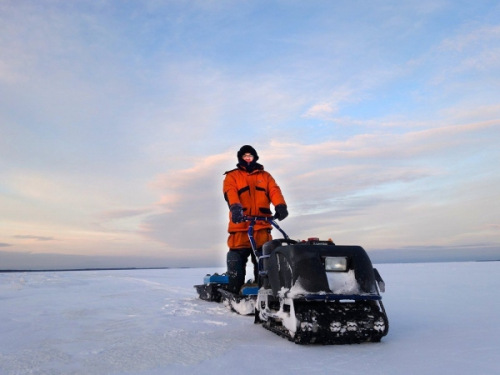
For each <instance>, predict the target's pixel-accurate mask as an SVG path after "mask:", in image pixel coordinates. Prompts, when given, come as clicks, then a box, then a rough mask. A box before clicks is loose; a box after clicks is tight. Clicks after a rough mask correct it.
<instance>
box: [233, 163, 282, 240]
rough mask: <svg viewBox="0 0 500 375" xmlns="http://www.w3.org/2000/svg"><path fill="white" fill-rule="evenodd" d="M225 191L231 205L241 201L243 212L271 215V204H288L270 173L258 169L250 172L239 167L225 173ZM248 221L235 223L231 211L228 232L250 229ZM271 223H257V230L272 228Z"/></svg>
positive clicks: (253, 214) (252, 214)
mask: <svg viewBox="0 0 500 375" xmlns="http://www.w3.org/2000/svg"><path fill="white" fill-rule="evenodd" d="M225 175H226V177H225V178H224V184H223V191H224V199H225V200H226V202H227V204H228V205H229V206H231V205H232V204H235V203H240V204H241V205H242V206H243V213H244V214H245V215H251V216H271V214H272V212H271V209H270V204H271V203H272V204H273V205H274V206H275V207H276V206H277V205H278V204H286V202H285V198H284V197H283V194H281V189H280V187H279V186H278V184H277V183H276V181H274V178H273V177H272V176H271V174H270V173H268V172H266V171H264V169H263V167H262V168H261V169H256V170H254V171H253V172H251V173H249V172H247V171H246V170H245V169H243V168H241V167H239V168H236V169H233V170H232V171H229V172H226V173H225ZM248 225H249V223H248V222H242V223H237V224H235V223H233V222H232V221H231V213H229V225H228V232H229V233H231V232H242V231H247V230H248ZM270 227H271V224H269V223H268V222H265V221H258V222H256V223H255V227H254V228H255V230H259V229H263V228H270Z"/></svg>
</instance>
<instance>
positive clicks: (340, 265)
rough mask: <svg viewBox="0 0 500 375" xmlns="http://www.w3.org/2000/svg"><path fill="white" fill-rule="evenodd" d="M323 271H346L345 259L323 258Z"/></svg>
mask: <svg viewBox="0 0 500 375" xmlns="http://www.w3.org/2000/svg"><path fill="white" fill-rule="evenodd" d="M325 270H326V271H330V272H345V271H347V258H346V257H325Z"/></svg>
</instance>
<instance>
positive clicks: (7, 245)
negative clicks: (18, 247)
mask: <svg viewBox="0 0 500 375" xmlns="http://www.w3.org/2000/svg"><path fill="white" fill-rule="evenodd" d="M9 246H12V244H10V243H5V242H0V247H9Z"/></svg>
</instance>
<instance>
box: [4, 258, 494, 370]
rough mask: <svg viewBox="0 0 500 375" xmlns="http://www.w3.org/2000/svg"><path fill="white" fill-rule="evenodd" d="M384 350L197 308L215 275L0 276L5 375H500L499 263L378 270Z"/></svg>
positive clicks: (215, 307) (204, 305) (203, 305)
mask: <svg viewBox="0 0 500 375" xmlns="http://www.w3.org/2000/svg"><path fill="white" fill-rule="evenodd" d="M376 267H377V268H378V269H379V271H380V273H381V274H382V277H383V278H384V279H385V282H386V293H385V294H384V296H383V297H384V303H385V307H386V309H387V313H388V316H389V322H390V330H389V334H388V336H386V337H384V339H383V340H382V342H381V343H366V344H359V345H346V346H314V345H310V346H300V345H295V344H293V343H291V342H289V341H287V340H285V339H282V338H280V337H278V336H276V335H274V334H273V333H271V332H269V331H267V330H265V329H263V328H262V327H261V326H259V325H255V324H253V318H252V317H244V316H239V315H237V314H234V313H232V312H230V311H229V310H227V309H226V308H225V307H224V306H222V305H219V304H215V303H209V302H205V301H202V300H199V299H197V296H196V292H195V289H194V288H193V284H198V283H201V281H202V278H203V276H204V275H205V273H207V272H210V273H212V272H213V271H221V270H214V269H168V270H131V271H81V272H80V271H77V272H37V273H3V274H0V306H1V308H0V349H1V352H0V374H5V375H11V374H53V375H56V374H64V375H70V374H82V375H99V374H162V375H163V374H174V373H185V374H228V373H229V374H242V375H244V374H252V375H255V374H260V373H262V374H326V373H330V372H331V373H337V374H343V375H349V374H384V375H390V374H397V375H400V374H453V375H460V374H474V375H476V374H482V375H483V374H499V373H500V362H499V361H498V353H500V319H499V318H498V315H499V312H500V299H499V297H498V292H499V290H500V262H464V263H425V264H424V263H418V264H379V265H376Z"/></svg>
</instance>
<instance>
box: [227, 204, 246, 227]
mask: <svg viewBox="0 0 500 375" xmlns="http://www.w3.org/2000/svg"><path fill="white" fill-rule="evenodd" d="M229 210H230V211H231V221H232V222H233V223H241V222H242V221H243V218H244V216H243V207H242V205H241V204H239V203H235V204H232V205H231V206H230V207H229Z"/></svg>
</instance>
